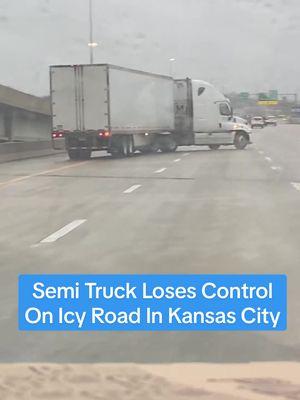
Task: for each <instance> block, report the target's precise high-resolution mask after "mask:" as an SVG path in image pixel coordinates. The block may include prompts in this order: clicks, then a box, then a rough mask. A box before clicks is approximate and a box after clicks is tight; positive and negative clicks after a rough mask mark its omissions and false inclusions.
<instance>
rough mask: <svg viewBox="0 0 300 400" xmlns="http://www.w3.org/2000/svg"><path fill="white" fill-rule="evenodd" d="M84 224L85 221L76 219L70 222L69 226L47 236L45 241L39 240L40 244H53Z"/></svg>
mask: <svg viewBox="0 0 300 400" xmlns="http://www.w3.org/2000/svg"><path fill="white" fill-rule="evenodd" d="M84 222H86V219H76V220H74V221H72V222H70V223H69V224H67V225H65V226H63V227H62V228H61V229H59V230H58V231H56V232H54V233H52V234H51V235H49V236H47V237H46V238H45V239H43V240H41V241H40V243H53V242H55V241H56V240H58V239H60V238H61V237H63V236H65V235H67V234H68V233H70V232H71V231H73V230H74V229H76V228H77V227H78V226H79V225H81V224H83V223H84Z"/></svg>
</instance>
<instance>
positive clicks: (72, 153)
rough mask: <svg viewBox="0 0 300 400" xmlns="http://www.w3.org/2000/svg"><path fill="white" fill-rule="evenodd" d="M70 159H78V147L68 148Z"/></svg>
mask: <svg viewBox="0 0 300 400" xmlns="http://www.w3.org/2000/svg"><path fill="white" fill-rule="evenodd" d="M68 155H69V158H70V160H79V149H68Z"/></svg>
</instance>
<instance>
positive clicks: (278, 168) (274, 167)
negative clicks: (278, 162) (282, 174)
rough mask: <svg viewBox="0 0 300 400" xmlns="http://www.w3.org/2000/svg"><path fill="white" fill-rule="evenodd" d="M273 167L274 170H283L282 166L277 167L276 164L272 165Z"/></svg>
mask: <svg viewBox="0 0 300 400" xmlns="http://www.w3.org/2000/svg"><path fill="white" fill-rule="evenodd" d="M271 169H272V170H273V171H281V170H282V168H281V167H276V166H275V165H272V167H271Z"/></svg>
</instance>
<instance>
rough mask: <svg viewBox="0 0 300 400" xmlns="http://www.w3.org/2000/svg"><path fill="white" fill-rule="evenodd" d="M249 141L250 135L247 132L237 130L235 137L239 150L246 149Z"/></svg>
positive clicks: (235, 143)
mask: <svg viewBox="0 0 300 400" xmlns="http://www.w3.org/2000/svg"><path fill="white" fill-rule="evenodd" d="M248 143H249V136H248V135H247V134H246V133H245V132H237V133H236V134H235V137H234V145H235V147H236V149H238V150H244V149H245V148H246V146H247V144H248Z"/></svg>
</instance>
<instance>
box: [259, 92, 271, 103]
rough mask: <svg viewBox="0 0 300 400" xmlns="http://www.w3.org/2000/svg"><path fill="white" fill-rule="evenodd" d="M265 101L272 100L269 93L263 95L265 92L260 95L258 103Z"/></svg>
mask: <svg viewBox="0 0 300 400" xmlns="http://www.w3.org/2000/svg"><path fill="white" fill-rule="evenodd" d="M263 100H270V99H269V96H268V95H267V93H263V92H261V93H258V101H263Z"/></svg>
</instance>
